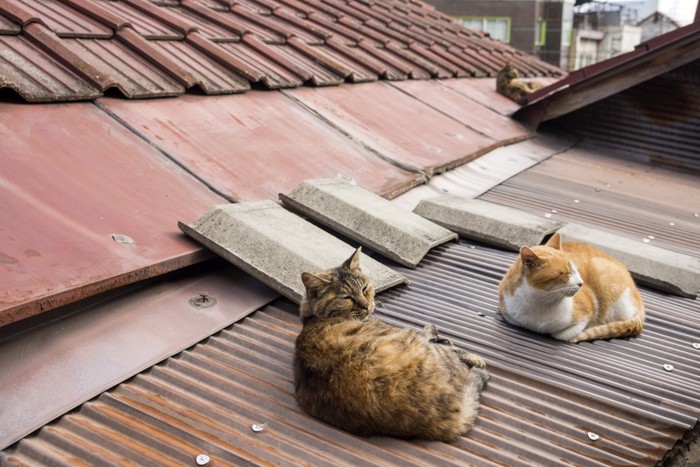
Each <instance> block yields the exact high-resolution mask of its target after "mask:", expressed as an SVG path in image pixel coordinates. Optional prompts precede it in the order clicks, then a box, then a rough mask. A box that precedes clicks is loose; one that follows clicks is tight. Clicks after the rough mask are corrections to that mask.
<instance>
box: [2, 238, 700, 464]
mask: <svg viewBox="0 0 700 467" xmlns="http://www.w3.org/2000/svg"><path fill="white" fill-rule="evenodd" d="M514 257H515V254H514V253H509V252H503V251H499V250H494V249H491V248H487V247H483V246H481V245H471V244H469V243H466V242H460V243H453V244H449V245H443V246H440V247H438V248H436V249H435V250H433V251H432V252H431V253H430V254H429V255H428V256H427V257H426V260H425V261H424V262H423V263H422V264H421V265H420V266H419V267H418V268H417V269H416V270H411V269H402V272H404V273H405V274H406V275H407V276H409V277H411V279H412V282H411V284H410V285H409V286H406V287H403V288H398V289H392V290H391V291H389V292H387V293H384V294H382V295H381V296H380V297H379V299H380V300H381V302H382V305H381V306H380V308H379V309H378V312H379V314H380V317H381V318H382V319H385V320H387V321H389V322H393V323H397V324H400V325H407V326H417V327H422V325H423V324H424V323H426V322H432V323H434V324H436V325H437V326H438V328H439V329H440V331H441V334H443V335H444V336H445V337H448V338H450V339H452V340H453V341H454V342H455V343H456V345H459V346H462V347H465V348H468V349H469V350H471V351H474V352H476V353H478V354H481V355H483V356H485V357H486V360H487V365H488V367H489V369H490V371H491V375H492V377H491V380H490V382H489V385H488V387H487V388H486V390H485V391H484V393H483V401H482V407H481V412H480V416H479V418H478V419H477V423H476V426H475V428H474V429H473V430H472V431H471V432H470V433H469V434H467V435H466V436H464V437H462V438H460V439H459V440H458V441H456V442H455V443H452V444H445V443H440V442H426V441H420V440H415V441H404V440H398V439H394V438H385V437H375V438H369V439H363V438H358V437H355V436H352V435H349V434H347V433H345V432H343V431H340V430H337V429H335V428H333V427H330V426H329V425H326V424H324V423H321V422H318V421H316V420H314V419H312V418H310V417H308V416H306V415H304V414H302V413H301V412H300V411H299V409H298V408H297V406H296V403H295V400H294V397H293V384H292V365H291V363H292V354H293V346H294V339H295V338H296V335H297V333H298V332H299V331H300V324H299V321H298V318H297V316H296V308H295V307H293V306H292V305H291V304H289V302H286V301H284V300H282V301H279V302H277V303H276V304H275V305H274V306H268V307H266V308H264V309H262V310H259V311H257V312H256V313H254V314H253V315H251V316H249V317H248V318H246V319H244V320H243V321H241V322H239V323H237V324H235V325H233V326H232V327H229V328H227V329H226V330H224V331H222V332H220V333H218V334H216V335H214V336H212V337H211V338H209V339H207V340H205V341H203V342H201V343H200V344H198V345H197V346H195V347H193V348H191V349H189V350H187V351H184V352H182V353H181V354H179V355H177V356H175V357H173V358H170V359H168V360H167V361H165V362H163V363H162V364H159V365H157V366H155V367H153V368H151V369H150V370H149V371H146V372H144V373H142V374H140V375H138V376H136V377H135V378H133V379H132V380H130V381H128V382H125V383H123V384H121V385H119V386H118V387H116V388H114V389H113V390H110V391H108V392H106V393H103V394H102V395H101V396H100V397H98V398H97V399H95V400H93V401H90V402H88V403H86V404H84V405H83V406H82V407H81V408H80V409H79V410H77V411H75V412H73V413H70V414H67V415H65V416H63V417H61V418H60V419H58V420H57V421H56V422H54V423H52V424H50V425H48V426H46V427H44V428H42V429H41V430H40V431H38V432H37V433H36V434H34V435H32V436H28V437H27V438H25V439H24V440H22V441H21V442H19V443H18V444H16V445H14V446H13V447H11V448H9V449H7V450H6V451H4V452H3V453H2V454H0V461H1V462H3V463H8V464H9V463H27V464H32V463H37V462H40V461H41V462H44V463H47V464H60V463H66V462H71V463H76V462H81V461H82V462H86V463H93V464H95V463H100V464H105V463H110V464H123V463H129V462H133V463H137V464H153V463H157V464H169V465H175V464H179V465H191V464H193V462H194V461H195V459H196V457H197V456H198V455H202V454H204V455H207V456H209V457H210V459H211V461H212V462H213V464H214V465H231V464H235V465H244V464H247V463H254V464H256V465H263V464H278V465H337V464H338V463H343V464H347V465H399V464H400V465H479V466H490V465H516V466H517V465H522V466H531V465H548V466H551V465H570V464H578V465H591V466H595V465H600V466H607V465H654V464H655V463H656V462H657V461H659V460H660V459H662V458H663V457H664V455H665V453H666V452H667V450H668V449H669V448H671V447H672V446H673V445H674V443H675V442H676V441H677V440H678V439H680V438H681V437H682V436H683V435H684V433H686V431H687V430H689V429H690V428H692V426H693V425H694V424H695V423H696V418H697V416H698V415H700V383H699V377H700V369H699V368H698V366H697V365H696V364H695V362H696V361H697V352H698V351H697V350H695V349H694V348H693V347H692V346H691V345H690V344H691V343H692V342H693V341H694V340H695V341H698V340H699V339H700V318H698V316H700V304H699V303H698V302H697V301H691V300H687V299H676V298H673V297H671V298H669V297H666V296H664V295H661V294H656V293H654V292H651V291H648V290H644V291H643V295H644V298H645V299H646V302H647V307H648V310H649V323H648V326H647V329H646V330H645V332H644V334H643V335H642V336H641V337H640V338H636V339H632V340H615V341H611V342H596V343H583V344H577V345H572V344H567V343H562V342H556V341H554V340H552V339H549V338H545V337H541V336H537V335H534V334H531V333H528V332H525V331H523V330H520V329H516V328H513V327H511V326H508V325H506V324H505V323H504V322H503V321H502V320H501V319H500V318H499V317H498V313H497V283H498V280H499V279H500V277H501V275H502V274H503V273H504V272H505V270H506V268H507V267H508V266H509V264H510V262H511V261H512V260H513V258H514ZM681 330H682V331H683V332H680V331H681ZM664 363H672V364H673V365H674V367H675V369H674V371H672V372H667V371H665V370H664V369H663V364H664ZM260 429H261V430H260ZM589 432H592V433H595V434H597V435H598V436H599V438H598V439H597V440H595V441H593V440H591V439H590V438H589Z"/></svg>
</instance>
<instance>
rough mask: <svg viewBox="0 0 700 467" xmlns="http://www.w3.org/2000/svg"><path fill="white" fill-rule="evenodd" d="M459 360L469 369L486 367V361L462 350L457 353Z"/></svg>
mask: <svg viewBox="0 0 700 467" xmlns="http://www.w3.org/2000/svg"><path fill="white" fill-rule="evenodd" d="M459 359H460V360H461V361H462V362H463V363H466V365H467V366H468V367H469V368H483V367H485V366H486V361H485V360H484V359H483V358H481V357H479V356H478V355H474V354H471V353H468V352H465V351H463V350H460V351H459Z"/></svg>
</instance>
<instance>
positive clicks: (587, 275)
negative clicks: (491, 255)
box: [499, 233, 645, 342]
mask: <svg viewBox="0 0 700 467" xmlns="http://www.w3.org/2000/svg"><path fill="white" fill-rule="evenodd" d="M499 306H500V310H501V314H502V315H503V317H504V318H505V320H506V321H507V322H509V323H511V324H514V325H516V326H520V327H523V328H526V329H529V330H531V331H535V332H538V333H541V334H549V335H551V336H552V337H554V338H555V339H559V340H563V341H569V342H580V341H589V340H595V339H612V338H615V337H632V336H637V335H639V334H640V333H641V332H642V329H643V328H644V316H645V314H644V304H643V303H642V297H641V296H640V295H639V291H638V290H637V287H636V285H635V283H634V280H632V276H631V275H630V273H629V271H628V270H627V268H626V267H625V266H624V265H623V264H622V263H620V262H619V261H618V260H616V259H615V258H613V257H611V256H609V255H607V254H605V253H604V252H602V251H600V250H599V249H597V248H595V247H593V246H591V245H588V244H585V243H570V242H562V241H561V237H560V235H559V234H558V233H556V234H554V235H553V236H552V238H551V239H550V240H549V241H548V242H547V243H546V244H545V245H544V246H533V247H526V246H525V247H522V248H521V249H520V255H519V256H518V258H517V259H516V260H515V262H514V263H513V265H512V266H511V267H510V269H509V270H508V272H507V273H506V275H505V276H504V277H503V279H502V280H501V283H500V286H499Z"/></svg>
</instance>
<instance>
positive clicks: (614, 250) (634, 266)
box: [558, 224, 700, 298]
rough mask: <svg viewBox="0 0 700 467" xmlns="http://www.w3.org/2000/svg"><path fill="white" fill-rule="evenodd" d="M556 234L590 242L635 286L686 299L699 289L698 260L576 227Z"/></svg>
mask: <svg viewBox="0 0 700 467" xmlns="http://www.w3.org/2000/svg"><path fill="white" fill-rule="evenodd" d="M558 232H559V233H560V234H561V236H562V238H564V239H565V240H566V241H571V242H586V243H589V244H591V245H593V246H595V247H597V248H600V249H601V250H603V251H605V252H606V253H608V254H610V255H611V256H613V257H614V258H617V259H618V260H620V261H622V263H623V264H624V265H625V266H627V269H629V271H630V273H632V277H634V279H635V280H636V281H637V282H638V283H641V284H644V285H647V286H649V287H653V288H655V289H659V290H663V291H665V292H670V293H673V294H677V295H681V296H683V297H689V298H695V297H696V296H697V294H698V290H700V258H695V257H692V256H689V255H683V254H680V253H676V252H673V251H669V250H664V249H663V248H659V247H656V246H654V245H651V244H650V243H649V242H647V243H644V242H643V241H641V240H637V241H635V240H631V239H629V238H625V237H620V236H619V235H615V234H611V233H607V232H603V231H600V230H598V229H592V228H590V227H584V226H581V225H576V224H566V225H564V226H563V227H562V228H561V229H559V230H558Z"/></svg>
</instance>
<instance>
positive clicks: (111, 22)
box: [62, 0, 131, 32]
mask: <svg viewBox="0 0 700 467" xmlns="http://www.w3.org/2000/svg"><path fill="white" fill-rule="evenodd" d="M62 1H63V3H65V4H67V5H69V6H70V7H72V8H74V9H75V10H78V11H79V12H81V13H84V14H85V15H87V16H89V17H91V18H93V19H95V20H97V21H99V22H100V23H102V24H104V25H106V26H109V27H110V28H112V29H113V30H114V31H115V32H116V31H118V30H120V29H122V28H125V27H127V26H131V23H130V22H129V21H128V20H126V19H124V18H122V17H121V16H120V15H117V14H115V13H113V12H111V11H109V10H107V9H106V8H103V7H101V6H100V5H98V4H97V3H96V2H92V1H90V0H62Z"/></svg>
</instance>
